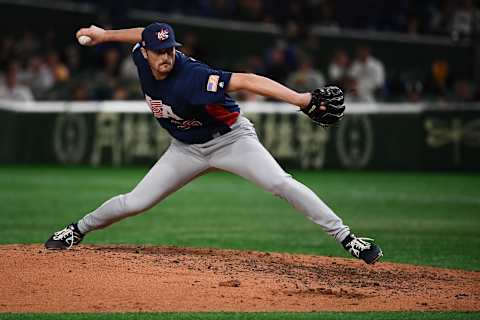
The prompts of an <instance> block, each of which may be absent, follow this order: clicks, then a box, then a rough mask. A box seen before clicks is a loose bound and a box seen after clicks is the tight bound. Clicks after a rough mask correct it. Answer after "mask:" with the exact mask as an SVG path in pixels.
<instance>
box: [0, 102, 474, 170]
mask: <svg viewBox="0 0 480 320" xmlns="http://www.w3.org/2000/svg"><path fill="white" fill-rule="evenodd" d="M241 107H242V110H243V112H244V113H245V115H246V116H247V117H248V118H249V119H250V120H251V121H252V122H253V123H254V124H255V127H256V130H257V133H258V135H259V137H260V140H261V141H262V142H263V143H264V145H265V146H266V147H267V149H268V150H270V152H271V153H272V154H273V155H274V156H275V157H276V158H277V159H278V160H279V162H280V163H281V164H283V165H284V166H286V167H300V168H305V169H322V168H333V169H409V170H478V169H480V105H475V104H468V105H466V104H463V105H459V104H368V105H367V104H349V106H348V110H347V112H346V116H345V118H344V120H343V121H342V122H341V123H340V125H339V126H338V127H336V128H331V129H328V130H325V129H323V128H321V127H318V126H315V125H313V124H312V122H311V121H310V120H309V119H308V118H306V117H305V116H304V115H303V114H301V113H299V112H296V111H295V108H292V106H290V105H287V104H281V103H268V102H263V103H259V102H255V103H242V104H241ZM0 114H1V116H0V163H4V164H14V163H15V164H18V163H32V164H33V163H50V164H54V163H61V164H91V165H101V164H106V165H109V164H110V165H111V164H113V165H118V166H119V165H125V164H137V163H147V164H151V163H153V162H155V161H156V159H158V157H159V156H160V155H161V154H162V152H163V151H164V150H165V149H166V148H167V147H168V145H169V143H170V138H169V136H168V135H167V133H166V131H164V130H163V129H161V128H160V127H159V125H158V123H157V122H156V120H155V119H154V118H153V117H152V116H151V114H150V111H149V109H148V107H147V105H146V103H145V102H143V101H135V102H114V101H107V102H93V103H91V102H89V103H72V102H31V103H19V102H9V101H0Z"/></svg>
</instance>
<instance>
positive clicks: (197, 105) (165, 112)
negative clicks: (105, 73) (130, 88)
mask: <svg viewBox="0 0 480 320" xmlns="http://www.w3.org/2000/svg"><path fill="white" fill-rule="evenodd" d="M132 55H133V60H134V61H135V64H136V66H137V69H138V75H139V77H140V84H141V86H142V90H143V94H144V95H145V99H146V100H147V104H148V106H149V107H150V109H151V111H152V113H153V115H154V117H155V118H156V119H157V120H158V122H159V123H160V125H161V126H162V127H163V128H165V129H166V130H167V131H168V132H169V133H170V135H172V136H173V137H174V138H175V139H178V140H180V141H182V142H184V143H188V144H196V143H205V142H207V141H209V140H211V139H213V138H215V137H218V136H220V135H222V134H224V133H227V132H229V131H230V130H231V126H232V125H233V124H234V123H235V121H236V120H237V118H238V116H239V114H240V108H239V107H238V105H237V104H236V102H235V100H233V99H232V98H231V97H230V96H229V95H228V94H227V93H226V88H227V86H228V83H229V81H230V78H231V76H232V74H231V73H230V72H226V71H222V70H215V69H212V68H210V67H209V66H207V65H205V64H203V63H201V62H198V61H196V60H195V59H193V58H190V57H188V56H186V55H184V54H183V53H181V52H178V51H177V53H176V55H175V65H174V67H173V69H172V71H171V72H170V73H169V74H168V76H167V78H165V79H164V80H156V79H155V78H154V76H153V74H152V71H151V69H150V66H149V65H148V62H147V60H146V59H145V58H144V57H143V55H142V53H141V51H140V45H139V44H137V45H136V46H135V48H134V49H133V52H132Z"/></svg>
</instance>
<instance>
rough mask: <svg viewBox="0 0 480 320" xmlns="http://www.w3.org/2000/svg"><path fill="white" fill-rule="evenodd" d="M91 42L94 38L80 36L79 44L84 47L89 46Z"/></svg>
mask: <svg viewBox="0 0 480 320" xmlns="http://www.w3.org/2000/svg"><path fill="white" fill-rule="evenodd" d="M90 41H92V38H90V37H89V36H80V37H78V42H79V43H80V44H81V45H82V46H85V45H87V44H88V43H89V42H90Z"/></svg>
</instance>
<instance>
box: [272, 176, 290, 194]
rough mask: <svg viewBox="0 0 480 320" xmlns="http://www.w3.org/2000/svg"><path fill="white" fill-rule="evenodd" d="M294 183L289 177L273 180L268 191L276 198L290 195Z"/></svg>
mask: <svg viewBox="0 0 480 320" xmlns="http://www.w3.org/2000/svg"><path fill="white" fill-rule="evenodd" d="M292 181H293V179H292V177H291V176H289V175H286V176H279V177H276V178H273V180H272V181H271V183H270V184H269V185H268V187H267V190H268V191H269V192H271V193H273V194H274V195H276V196H280V197H282V196H284V195H286V194H287V193H288V190H289V189H290V187H291V184H292Z"/></svg>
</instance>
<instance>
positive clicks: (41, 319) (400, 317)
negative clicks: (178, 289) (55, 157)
mask: <svg viewBox="0 0 480 320" xmlns="http://www.w3.org/2000/svg"><path fill="white" fill-rule="evenodd" d="M0 319H5V320H13V319H26V320H30V319H31V320H63V319H65V320H84V319H89V320H107V319H108V320H133V319H139V320H153V319H161V320H193V319H198V320H217V319H229V320H247V319H255V320H291V319H298V320H314V319H321V320H371V319H381V320H408V319H415V320H417V319H418V320H423V319H429V320H430V319H432V320H457V319H458V320H470V319H480V313H465V312H429V313H427V312H384V313H373V312H362V313H344V312H321V313H104V314H88V313H87V314H38V313H37V314H0Z"/></svg>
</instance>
